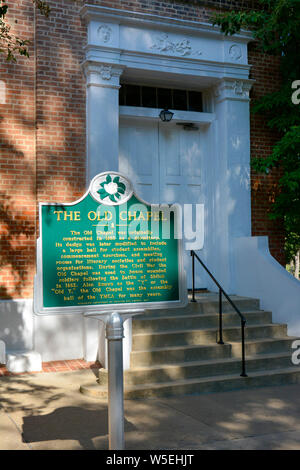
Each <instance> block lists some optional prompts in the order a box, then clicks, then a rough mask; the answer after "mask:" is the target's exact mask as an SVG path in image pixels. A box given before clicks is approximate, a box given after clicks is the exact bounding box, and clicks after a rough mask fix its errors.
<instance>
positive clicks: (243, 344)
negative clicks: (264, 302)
mask: <svg viewBox="0 0 300 470" xmlns="http://www.w3.org/2000/svg"><path fill="white" fill-rule="evenodd" d="M191 256H192V271H193V279H192V282H193V283H192V302H197V301H196V299H195V257H196V259H197V260H198V261H199V263H200V264H201V265H202V266H203V268H204V269H205V271H206V272H207V273H208V275H209V276H210V278H211V279H212V280H213V281H214V283H215V284H216V285H217V286H218V288H219V340H218V341H217V343H218V344H224V341H223V309H222V296H223V295H224V296H225V297H226V299H227V300H228V302H229V303H230V305H231V306H232V307H233V308H234V310H235V311H236V313H237V314H238V315H239V317H240V319H241V336H242V373H241V377H248V376H247V374H246V357H245V325H246V319H245V317H244V315H243V314H242V313H241V312H240V310H239V309H238V308H237V306H236V305H235V303H234V302H233V301H232V300H231V298H230V297H229V295H228V294H227V293H226V292H225V291H224V289H223V287H222V286H221V285H220V284H219V282H218V281H217V280H216V278H215V277H214V276H213V275H212V273H211V272H210V271H209V269H208V268H207V267H206V266H205V264H204V263H203V261H202V260H201V259H200V258H199V256H198V255H197V253H195V251H194V250H191Z"/></svg>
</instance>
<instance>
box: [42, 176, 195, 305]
mask: <svg viewBox="0 0 300 470" xmlns="http://www.w3.org/2000/svg"><path fill="white" fill-rule="evenodd" d="M174 208H175V210H174ZM39 215H40V238H39V240H38V247H37V248H38V250H37V275H36V278H35V298H34V310H35V312H36V313H38V314H49V313H54V314H58V313H73V312H77V313H88V312H91V313H93V312H94V313H96V312H99V311H111V310H112V309H117V310H122V309H123V310H124V309H126V310H128V309H130V308H140V307H141V306H142V308H162V307H167V306H169V307H170V306H174V307H176V306H182V305H184V304H185V303H186V301H187V300H186V285H185V274H184V270H183V262H182V252H181V242H182V240H181V239H178V238H177V236H178V235H177V232H178V224H179V221H178V220H177V213H176V206H172V210H171V211H170V207H169V206H167V205H164V206H158V205H150V204H147V203H145V202H144V201H142V200H141V199H140V198H138V196H137V195H135V194H134V191H133V187H132V184H131V182H130V181H129V180H128V179H127V178H125V177H124V176H123V175H121V174H119V173H116V172H105V173H101V174H100V175H97V176H96V177H95V178H94V179H93V180H92V182H91V184H90V187H89V190H88V191H87V193H86V194H85V195H84V196H83V197H82V198H81V199H80V200H78V201H76V202H74V203H71V204H58V203H56V204H53V203H52V204H51V203H49V204H48V203H40V214H39Z"/></svg>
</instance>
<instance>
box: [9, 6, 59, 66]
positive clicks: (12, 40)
mask: <svg viewBox="0 0 300 470" xmlns="http://www.w3.org/2000/svg"><path fill="white" fill-rule="evenodd" d="M32 3H33V4H34V5H35V6H36V8H37V9H38V10H39V11H40V12H41V14H42V15H45V16H48V15H49V13H50V7H49V5H48V3H47V2H46V1H43V0H32ZM8 10H9V5H8V3H7V1H6V0H0V53H1V54H4V55H5V56H6V60H8V61H13V62H16V60H17V59H16V55H23V56H26V57H29V52H28V46H29V44H30V43H29V41H28V40H25V39H22V38H20V37H18V36H16V35H15V34H14V33H12V31H11V26H10V25H9V23H8V22H7V14H8Z"/></svg>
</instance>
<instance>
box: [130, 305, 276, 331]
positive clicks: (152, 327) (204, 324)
mask: <svg viewBox="0 0 300 470" xmlns="http://www.w3.org/2000/svg"><path fill="white" fill-rule="evenodd" d="M243 315H244V316H245V318H246V321H247V326H248V325H253V324H255V325H257V324H264V323H267V324H268V323H272V312H268V311H264V310H253V311H247V312H246V311H244V312H243ZM240 324H241V321H240V317H239V316H238V315H237V313H236V312H226V313H224V314H223V326H224V327H226V326H239V325H240ZM218 326H219V314H218V313H194V314H190V313H185V314H184V315H173V314H171V313H170V312H168V314H167V315H161V316H159V317H158V316H151V315H148V316H144V315H141V316H139V317H136V318H134V319H133V322H132V331H133V333H134V334H136V333H155V332H158V331H166V330H171V329H172V330H184V329H194V328H218Z"/></svg>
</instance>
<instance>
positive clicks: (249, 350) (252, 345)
mask: <svg viewBox="0 0 300 470" xmlns="http://www.w3.org/2000/svg"><path fill="white" fill-rule="evenodd" d="M296 339H299V338H296V337H292V336H284V337H282V338H260V339H253V340H247V341H245V354H246V358H247V357H248V356H253V355H257V354H262V355H265V354H273V353H283V352H289V353H290V354H291V355H292V352H293V351H294V350H293V349H292V347H291V345H292V343H293V341H295V340H296ZM228 344H230V345H231V348H232V349H231V354H232V357H241V350H242V346H241V342H240V341H231V342H230V343H228Z"/></svg>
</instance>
